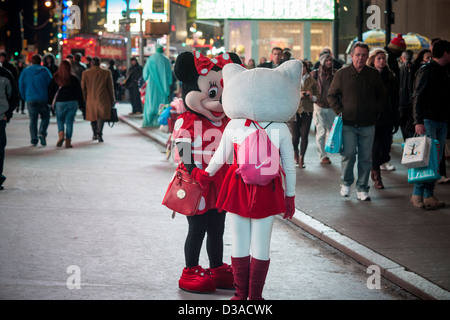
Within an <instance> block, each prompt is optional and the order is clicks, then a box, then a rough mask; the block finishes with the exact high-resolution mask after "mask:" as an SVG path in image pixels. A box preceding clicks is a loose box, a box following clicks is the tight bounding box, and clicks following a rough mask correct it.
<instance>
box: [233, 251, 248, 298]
mask: <svg viewBox="0 0 450 320" xmlns="http://www.w3.org/2000/svg"><path fill="white" fill-rule="evenodd" d="M231 264H232V266H233V275H234V285H235V286H236V293H235V294H234V297H233V298H231V300H247V297H248V279H249V273H250V256H247V257H242V258H233V257H231Z"/></svg>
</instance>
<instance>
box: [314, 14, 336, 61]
mask: <svg viewBox="0 0 450 320" xmlns="http://www.w3.org/2000/svg"><path fill="white" fill-rule="evenodd" d="M331 25H332V24H331V23H330V22H313V23H311V60H312V61H313V62H316V61H318V60H319V55H320V52H321V51H322V50H323V48H325V47H328V48H330V50H331V49H332V41H333V38H332V28H331Z"/></svg>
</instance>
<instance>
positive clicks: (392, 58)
mask: <svg viewBox="0 0 450 320" xmlns="http://www.w3.org/2000/svg"><path fill="white" fill-rule="evenodd" d="M385 49H386V51H387V53H388V61H387V64H388V66H389V68H390V69H391V70H392V71H394V73H395V76H396V77H397V81H400V80H399V79H400V66H399V64H398V58H400V57H401V55H402V53H403V52H404V51H405V50H406V42H405V39H403V37H402V34H401V33H399V34H397V36H396V37H395V38H394V39H392V40H391V42H390V43H389V44H388V45H387V47H386V48H385Z"/></svg>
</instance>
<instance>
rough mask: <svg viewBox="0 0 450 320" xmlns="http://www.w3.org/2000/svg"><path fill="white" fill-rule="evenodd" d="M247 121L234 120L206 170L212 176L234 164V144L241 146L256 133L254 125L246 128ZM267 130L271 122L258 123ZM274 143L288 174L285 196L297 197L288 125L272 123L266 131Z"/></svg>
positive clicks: (292, 150) (226, 129) (228, 126)
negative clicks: (227, 164)
mask: <svg viewBox="0 0 450 320" xmlns="http://www.w3.org/2000/svg"><path fill="white" fill-rule="evenodd" d="M245 122H246V119H232V120H231V121H230V122H229V123H228V125H227V127H226V128H225V131H224V132H223V135H222V139H221V141H220V144H219V147H218V148H217V150H216V152H215V153H214V156H213V157H212V159H211V161H210V162H209V165H208V167H207V168H206V169H205V171H206V172H208V173H209V174H210V175H211V176H212V175H214V174H215V173H216V172H217V171H218V170H219V169H220V168H221V167H222V165H223V164H224V163H233V149H234V147H233V144H234V143H236V144H238V145H241V144H242V143H243V142H244V140H245V139H246V138H247V137H248V136H249V135H250V134H251V133H253V132H255V131H256V128H255V126H254V125H253V124H252V125H251V126H250V127H246V126H245ZM258 123H259V124H260V125H261V127H263V128H265V127H266V126H267V125H268V124H269V123H270V122H258ZM265 130H266V132H267V135H268V136H269V138H270V140H271V141H272V143H273V144H274V145H275V146H276V147H277V148H278V149H279V150H280V157H281V158H280V163H281V166H282V167H283V170H284V172H285V173H286V180H285V195H286V196H288V197H293V196H295V182H296V172H295V164H294V148H293V145H292V136H291V133H290V131H289V128H288V126H287V125H286V123H281V122H272V123H271V124H270V125H269V126H268V127H267V128H266V129H265Z"/></svg>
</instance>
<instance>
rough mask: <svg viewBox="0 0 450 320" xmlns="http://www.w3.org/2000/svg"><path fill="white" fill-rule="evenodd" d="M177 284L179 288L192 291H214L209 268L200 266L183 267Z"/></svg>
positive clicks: (214, 287)
mask: <svg viewBox="0 0 450 320" xmlns="http://www.w3.org/2000/svg"><path fill="white" fill-rule="evenodd" d="M178 286H179V288H180V289H181V290H185V291H189V292H193V293H213V292H214V291H216V283H215V281H214V279H213V278H212V276H211V272H210V271H209V270H205V269H203V268H202V267H200V266H195V267H192V268H184V269H183V273H182V274H181V277H180V280H179V281H178Z"/></svg>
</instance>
